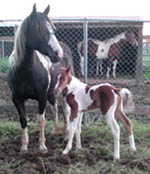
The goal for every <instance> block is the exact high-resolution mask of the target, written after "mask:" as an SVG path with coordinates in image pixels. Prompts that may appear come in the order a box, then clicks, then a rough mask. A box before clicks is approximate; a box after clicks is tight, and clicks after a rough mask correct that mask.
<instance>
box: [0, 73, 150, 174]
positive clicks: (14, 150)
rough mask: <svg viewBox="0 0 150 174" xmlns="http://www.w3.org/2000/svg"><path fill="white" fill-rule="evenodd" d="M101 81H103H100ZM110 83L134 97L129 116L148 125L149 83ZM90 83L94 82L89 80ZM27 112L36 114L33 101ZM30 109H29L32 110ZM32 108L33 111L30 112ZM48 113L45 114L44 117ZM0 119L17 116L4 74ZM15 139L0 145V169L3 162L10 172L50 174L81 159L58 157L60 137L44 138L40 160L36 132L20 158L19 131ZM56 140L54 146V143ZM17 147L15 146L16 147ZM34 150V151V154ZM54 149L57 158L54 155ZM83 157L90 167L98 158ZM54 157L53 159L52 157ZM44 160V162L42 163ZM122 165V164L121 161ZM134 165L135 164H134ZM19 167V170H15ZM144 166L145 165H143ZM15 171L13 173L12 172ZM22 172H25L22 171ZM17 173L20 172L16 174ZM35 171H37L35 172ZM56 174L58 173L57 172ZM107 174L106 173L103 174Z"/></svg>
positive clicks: (90, 154)
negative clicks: (27, 149)
mask: <svg viewBox="0 0 150 174" xmlns="http://www.w3.org/2000/svg"><path fill="white" fill-rule="evenodd" d="M103 82H105V81H103ZM109 82H111V83H112V84H114V85H115V86H116V87H127V88H129V89H130V90H131V91H132V93H133V97H134V101H135V106H136V107H135V111H134V113H133V116H134V117H135V118H136V119H137V120H141V121H142V122H146V123H147V122H150V81H145V82H143V83H142V84H141V86H140V87H139V86H138V85H137V84H136V82H134V81H131V80H130V81H118V80H117V81H115V80H113V81H111V80H110V81H109ZM90 83H94V82H93V81H92V82H91V81H90ZM27 105H28V106H27V107H28V109H27V112H29V113H30V115H34V114H35V112H37V108H36V102H32V101H29V102H27ZM32 106H33V107H32ZM34 109H35V110H34ZM48 116H49V114H47V116H46V117H48ZM3 119H8V120H9V119H10V120H13V119H14V120H18V114H17V112H16V110H15V108H14V106H13V104H12V102H11V100H10V90H9V88H8V85H7V78H6V74H0V120H3ZM17 135H18V136H16V137H15V138H14V139H13V138H10V140H8V141H7V144H0V166H1V165H3V166H4V164H3V163H6V161H7V163H8V164H11V166H9V168H11V169H12V171H13V172H14V173H21V174H26V173H31V174H32V173H33V174H34V173H44V174H45V173H54V172H55V171H56V163H57V167H59V168H61V167H62V166H67V165H68V164H72V163H74V161H78V160H82V154H81V155H80V154H78V156H77V155H75V154H74V153H71V154H70V155H69V156H67V157H62V156H60V154H59V153H58V149H59V147H57V146H59V145H60V144H62V142H63V137H62V136H61V135H57V136H51V137H50V135H49V136H47V144H48V145H49V146H48V150H49V152H48V154H47V155H46V157H45V158H44V159H43V156H41V155H40V154H38V153H39V152H37V149H38V147H37V146H38V143H37V142H38V133H35V134H34V135H32V136H31V138H30V145H29V146H30V147H29V148H30V149H33V151H32V152H30V154H28V155H26V156H24V157H23V158H22V157H20V156H19V155H18V154H19V151H20V138H21V136H20V132H19V133H17ZM56 141H57V146H56V143H55V142H56ZM86 141H88V144H90V141H91V142H92V141H93V140H90V139H88V140H86V139H85V140H84V141H83V144H84V146H85V147H86V146H87V144H86V143H87V142H86ZM18 144H19V145H18ZM63 144H64V145H63V147H61V149H60V151H61V150H62V149H63V148H64V146H65V143H63ZM34 149H36V150H35V151H34ZM56 150H57V155H56ZM84 154H85V155H86V160H87V165H88V166H92V163H93V164H94V161H93V160H95V161H97V160H98V159H97V158H98V157H97V154H94V153H92V151H91V153H90V152H89V150H87V151H85V152H84ZM54 156H55V157H54ZM105 158H106V159H103V160H105V161H109V160H111V161H112V160H113V159H112V157H105ZM43 160H44V161H43ZM122 163H124V162H123V161H122ZM125 163H126V164H127V165H128V164H129V165H130V164H131V163H130V162H129V161H125ZM5 165H6V170H4V169H3V171H2V172H1V171H0V174H3V172H4V173H5V174H6V173H9V170H8V166H7V164H5ZM136 165H137V164H136ZM138 165H139V168H141V169H142V170H143V166H144V165H145V163H144V161H143V162H142V163H140V164H138ZM19 166H21V168H19ZM144 167H145V166H144ZM15 169H17V170H15ZM24 169H25V170H24ZM19 170H21V171H19ZM37 171H38V172H37ZM58 173H61V171H60V172H58ZM62 173H63V172H62ZM106 173H107V172H106Z"/></svg>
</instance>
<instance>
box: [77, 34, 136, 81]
mask: <svg viewBox="0 0 150 174" xmlns="http://www.w3.org/2000/svg"><path fill="white" fill-rule="evenodd" d="M126 43H128V44H130V45H131V46H133V47H137V46H138V42H137V40H136V37H135V35H134V33H133V32H123V33H120V34H118V35H116V36H114V37H112V38H109V39H106V40H104V41H101V40H97V39H91V38H89V39H88V55H90V56H94V57H95V58H96V75H98V73H99V67H100V72H101V75H102V74H103V71H102V60H104V59H108V61H107V65H106V66H107V73H106V77H107V78H108V79H109V76H110V70H111V65H112V64H113V78H116V67H117V63H118V59H119V58H120V52H121V48H123V46H124V45H125V44H126ZM78 53H79V56H80V66H81V73H82V75H84V57H83V41H81V42H80V43H79V44H78Z"/></svg>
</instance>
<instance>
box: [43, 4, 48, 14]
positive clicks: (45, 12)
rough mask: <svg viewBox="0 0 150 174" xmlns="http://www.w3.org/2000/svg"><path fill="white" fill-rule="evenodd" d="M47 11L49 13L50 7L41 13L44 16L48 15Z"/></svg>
mask: <svg viewBox="0 0 150 174" xmlns="http://www.w3.org/2000/svg"><path fill="white" fill-rule="evenodd" d="M49 11H50V6H49V5H48V6H47V7H46V9H45V10H44V12H43V13H44V14H45V16H47V15H48V13H49Z"/></svg>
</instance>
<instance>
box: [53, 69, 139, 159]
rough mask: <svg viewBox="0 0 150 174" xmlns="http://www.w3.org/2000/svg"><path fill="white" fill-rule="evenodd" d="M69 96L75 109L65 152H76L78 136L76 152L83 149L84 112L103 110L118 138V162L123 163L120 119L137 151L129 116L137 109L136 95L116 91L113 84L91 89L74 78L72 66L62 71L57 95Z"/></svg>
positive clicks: (115, 152) (56, 89)
mask: <svg viewBox="0 0 150 174" xmlns="http://www.w3.org/2000/svg"><path fill="white" fill-rule="evenodd" d="M62 91H63V92H64V93H65V96H66V101H67V103H68V105H69V106H70V108H71V114H70V118H69V119H68V120H69V123H68V125H67V126H68V127H67V130H68V143H67V146H66V148H65V150H64V151H63V154H64V155H65V154H67V153H68V152H69V151H70V150H71V148H72V142H73V137H74V134H75V135H76V148H77V149H80V148H81V137H80V134H81V122H82V115H83V113H84V112H88V111H90V110H95V109H100V111H101V112H102V114H103V115H104V117H105V119H106V122H107V124H108V126H109V127H110V129H111V131H112V134H113V137H114V160H115V161H116V160H119V159H120V127H119V125H118V123H117V121H116V118H115V117H117V118H118V119H119V120H120V121H121V122H122V123H123V125H124V128H125V129H126V130H127V132H128V136H129V144H130V149H131V151H136V147H135V142H134V135H133V128H132V123H131V121H130V120H129V119H128V117H127V115H126V114H125V112H124V111H126V112H131V111H132V110H133V109H134V103H133V100H132V94H131V92H130V91H129V90H128V89H127V88H122V89H119V88H115V87H114V86H112V85H111V84H108V83H102V84H98V85H94V86H89V85H87V84H85V83H82V82H81V81H80V80H78V79H77V78H76V77H74V76H72V75H71V66H69V67H68V68H67V69H66V68H62V70H61V72H60V74H59V76H58V81H57V84H56V86H55V93H57V94H59V93H61V92H62Z"/></svg>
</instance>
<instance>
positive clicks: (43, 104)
mask: <svg viewBox="0 0 150 174" xmlns="http://www.w3.org/2000/svg"><path fill="white" fill-rule="evenodd" d="M45 108H46V99H43V100H42V101H39V116H40V118H39V127H40V138H39V142H40V147H39V149H40V150H41V152H42V153H47V147H46V145H45V141H46V139H45V133H44V129H45Z"/></svg>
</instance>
